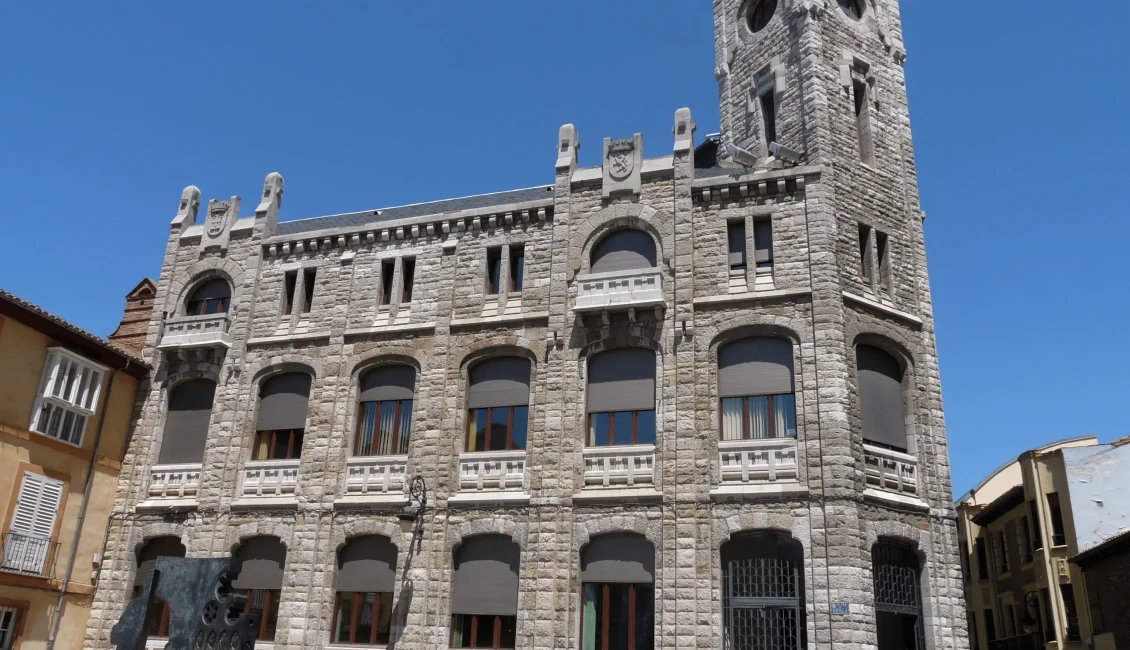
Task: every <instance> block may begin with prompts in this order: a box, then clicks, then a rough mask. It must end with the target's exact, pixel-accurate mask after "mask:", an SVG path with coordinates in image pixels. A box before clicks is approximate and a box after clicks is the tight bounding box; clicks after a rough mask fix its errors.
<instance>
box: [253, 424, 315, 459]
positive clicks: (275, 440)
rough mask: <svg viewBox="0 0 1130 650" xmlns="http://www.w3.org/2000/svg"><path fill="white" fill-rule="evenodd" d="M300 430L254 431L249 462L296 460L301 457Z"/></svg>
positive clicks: (301, 431)
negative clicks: (253, 443)
mask: <svg viewBox="0 0 1130 650" xmlns="http://www.w3.org/2000/svg"><path fill="white" fill-rule="evenodd" d="M302 433H303V430H302V429H282V430H279V431H256V432H255V448H254V449H253V450H252V455H251V460H296V459H298V458H299V457H300V456H301V455H302Z"/></svg>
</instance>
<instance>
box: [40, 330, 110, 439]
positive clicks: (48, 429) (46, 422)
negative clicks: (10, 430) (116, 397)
mask: <svg viewBox="0 0 1130 650" xmlns="http://www.w3.org/2000/svg"><path fill="white" fill-rule="evenodd" d="M103 370H104V369H103V368H102V367H101V366H96V365H95V364H94V363H93V362H91V361H88V360H86V359H84V358H83V357H80V356H78V355H76V354H74V353H72V352H70V351H67V350H64V349H63V348H48V350H47V360H46V363H44V365H43V376H42V377H41V378H40V381H39V385H40V387H41V388H40V391H39V396H38V398H37V399H36V402H35V406H34V407H33V408H32V422H31V427H30V429H31V430H32V431H35V432H36V433H42V434H43V435H46V436H51V437H52V438H58V439H59V440H62V441H63V442H69V443H70V444H72V445H81V444H82V434H83V432H84V431H86V423H87V420H88V419H89V418H90V416H92V415H94V411H95V410H97V408H98V396H99V393H100V392H101V389H102V373H103Z"/></svg>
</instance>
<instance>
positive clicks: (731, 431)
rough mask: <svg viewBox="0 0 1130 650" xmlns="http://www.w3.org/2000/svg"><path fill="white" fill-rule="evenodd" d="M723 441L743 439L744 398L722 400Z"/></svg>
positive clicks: (725, 398) (724, 398)
mask: <svg viewBox="0 0 1130 650" xmlns="http://www.w3.org/2000/svg"><path fill="white" fill-rule="evenodd" d="M722 439H723V440H741V439H742V398H740V397H723V398H722Z"/></svg>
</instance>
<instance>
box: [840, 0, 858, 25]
mask: <svg viewBox="0 0 1130 650" xmlns="http://www.w3.org/2000/svg"><path fill="white" fill-rule="evenodd" d="M839 3H840V10H841V11H843V12H844V14H845V15H846V16H847V17H848V18H851V19H852V20H859V19H860V18H862V17H863V0H839Z"/></svg>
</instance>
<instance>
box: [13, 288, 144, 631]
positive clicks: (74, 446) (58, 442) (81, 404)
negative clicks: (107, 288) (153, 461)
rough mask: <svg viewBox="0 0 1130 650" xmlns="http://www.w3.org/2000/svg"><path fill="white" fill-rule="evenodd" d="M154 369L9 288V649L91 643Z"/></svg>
mask: <svg viewBox="0 0 1130 650" xmlns="http://www.w3.org/2000/svg"><path fill="white" fill-rule="evenodd" d="M148 372H149V368H148V367H147V366H146V365H145V364H144V362H142V361H141V360H140V359H138V358H137V357H136V356H134V355H132V354H130V353H127V352H124V351H122V350H120V349H118V348H116V347H113V346H112V345H111V344H110V343H108V342H106V341H104V340H102V339H99V338H97V337H95V336H93V335H92V334H89V333H87V332H85V331H83V330H81V329H79V328H78V327H76V326H74V325H72V324H70V323H68V322H66V321H64V320H63V319H61V318H58V317H56V316H53V315H52V314H49V313H47V312H46V311H44V310H42V309H40V308H38V307H36V306H35V305H32V304H31V303H28V302H26V301H23V300H21V299H19V298H17V297H16V296H13V295H11V294H9V293H7V292H4V291H2V290H0V535H2V545H0V650H41V649H44V650H49V649H51V648H58V649H67V650H70V649H77V648H81V647H82V641H83V634H84V632H85V629H86V623H87V618H88V616H89V613H90V604H91V601H92V596H93V593H94V590H95V588H96V585H97V577H98V565H99V563H100V562H101V554H102V551H103V549H102V546H103V537H104V534H105V531H106V526H107V520H108V517H109V516H110V514H111V512H112V510H113V505H114V494H115V489H116V484H117V478H118V473H119V472H120V470H121V461H122V455H123V452H124V451H125V447H126V443H127V438H128V434H129V427H130V421H131V418H132V415H133V410H134V403H135V399H136V395H137V390H138V386H139V384H140V383H141V382H142V381H143V379H144V378H145V377H146V376H147V375H148Z"/></svg>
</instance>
